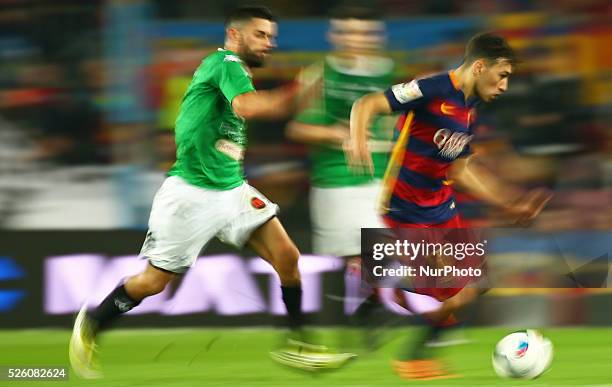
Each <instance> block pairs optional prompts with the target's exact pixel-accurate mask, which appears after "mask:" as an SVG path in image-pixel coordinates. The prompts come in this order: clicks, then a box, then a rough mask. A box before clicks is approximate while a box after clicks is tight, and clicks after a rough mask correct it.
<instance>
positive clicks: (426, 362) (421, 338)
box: [393, 287, 482, 380]
mask: <svg viewBox="0 0 612 387" xmlns="http://www.w3.org/2000/svg"><path fill="white" fill-rule="evenodd" d="M481 293H482V290H481V289H477V288H473V287H466V288H463V289H461V290H460V291H459V292H457V293H456V294H455V295H453V296H452V297H450V298H448V299H446V300H444V301H443V302H442V303H441V304H440V306H439V307H438V308H436V309H434V310H432V311H428V312H425V313H421V314H420V315H417V318H419V319H420V321H421V324H420V325H421V328H420V331H419V332H417V334H416V339H411V342H410V343H409V344H408V345H406V349H407V350H406V351H404V352H403V353H400V355H399V356H398V359H397V361H395V362H394V363H393V367H394V369H395V371H396V372H397V373H398V374H399V375H400V376H401V377H402V378H405V379H419V380H430V379H447V378H453V377H457V376H458V375H455V374H451V373H449V372H448V370H447V369H446V367H445V366H444V364H442V363H441V362H440V361H438V360H435V359H434V358H433V353H432V350H431V348H428V347H427V343H428V342H430V341H432V339H434V338H436V337H439V336H441V335H442V332H443V331H445V330H448V329H451V328H452V327H455V326H457V324H458V323H459V321H458V320H457V319H456V317H455V314H456V313H457V312H458V311H460V310H461V309H463V308H465V307H466V306H467V305H469V304H471V303H472V302H473V301H474V300H476V299H477V298H478V296H479V295H480V294H481ZM396 296H398V294H397V293H396ZM404 305H406V304H404ZM408 309H409V310H410V308H408Z"/></svg>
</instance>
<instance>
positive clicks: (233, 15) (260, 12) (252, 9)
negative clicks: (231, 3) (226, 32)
mask: <svg viewBox="0 0 612 387" xmlns="http://www.w3.org/2000/svg"><path fill="white" fill-rule="evenodd" d="M253 18H259V19H266V20H270V21H275V20H276V19H275V18H274V15H273V14H272V12H270V10H269V9H268V8H266V7H264V6H263V5H245V6H243V7H239V8H235V9H234V10H232V11H231V12H230V14H229V15H228V16H227V18H225V27H226V28H227V27H229V25H230V24H232V23H235V22H242V21H249V20H251V19H253Z"/></svg>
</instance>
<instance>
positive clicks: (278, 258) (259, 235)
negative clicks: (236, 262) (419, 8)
mask: <svg viewBox="0 0 612 387" xmlns="http://www.w3.org/2000/svg"><path fill="white" fill-rule="evenodd" d="M247 244H248V245H249V246H250V247H251V248H252V249H253V250H254V251H255V252H256V253H257V254H258V255H259V256H260V257H261V258H263V259H265V260H266V261H268V262H269V263H270V265H272V267H273V268H274V270H275V271H276V273H277V274H278V277H279V279H280V283H281V292H282V297H283V302H284V303H285V307H286V308H287V315H288V321H289V327H290V328H291V329H292V330H293V331H299V330H300V329H301V327H302V324H303V318H302V283H301V279H300V272H299V269H298V259H299V257H300V252H299V250H298V248H297V247H296V246H295V244H294V243H293V241H292V240H291V238H290V237H289V235H288V234H287V232H286V231H285V229H284V227H283V226H282V224H281V223H280V221H279V220H278V218H276V217H273V218H271V219H270V220H268V221H267V222H265V223H264V224H263V225H261V226H259V228H257V229H256V230H255V231H253V233H252V234H251V236H250V238H249V239H248V241H247Z"/></svg>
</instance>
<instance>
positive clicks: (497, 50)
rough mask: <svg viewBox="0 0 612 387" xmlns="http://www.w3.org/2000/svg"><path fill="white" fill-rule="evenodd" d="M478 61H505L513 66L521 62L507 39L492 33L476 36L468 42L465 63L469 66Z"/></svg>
mask: <svg viewBox="0 0 612 387" xmlns="http://www.w3.org/2000/svg"><path fill="white" fill-rule="evenodd" d="M477 59H485V60H487V61H488V62H489V63H491V62H495V61H497V60H499V59H504V60H507V61H508V62H510V64H511V65H513V66H514V65H516V64H518V62H519V59H518V57H517V55H516V52H515V51H514V49H513V48H512V47H510V45H509V44H508V42H507V41H506V39H504V38H503V37H501V36H499V35H495V34H493V33H491V32H483V33H480V34H478V35H475V36H474V37H472V39H470V41H469V42H468V44H467V47H466V48H465V57H464V59H463V60H464V62H465V63H468V64H469V63H472V62H474V61H475V60H477Z"/></svg>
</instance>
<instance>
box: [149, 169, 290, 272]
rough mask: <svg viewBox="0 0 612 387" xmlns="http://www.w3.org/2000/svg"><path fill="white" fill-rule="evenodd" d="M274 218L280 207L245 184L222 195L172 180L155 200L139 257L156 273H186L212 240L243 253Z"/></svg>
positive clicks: (215, 191) (219, 192)
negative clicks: (257, 230) (262, 228)
mask: <svg viewBox="0 0 612 387" xmlns="http://www.w3.org/2000/svg"><path fill="white" fill-rule="evenodd" d="M277 213H278V206H277V205H276V204H274V203H272V202H270V201H269V200H268V199H267V198H266V197H265V196H264V195H262V194H261V193H260V192H259V191H257V190H256V189H255V188H253V187H251V186H250V185H248V184H247V183H246V182H244V183H243V184H242V185H240V186H238V187H236V188H233V189H230V190H225V191H220V190H213V189H206V188H202V187H198V186H195V185H192V184H189V183H187V182H186V181H185V180H183V179H182V178H180V177H178V176H170V177H168V178H166V180H165V181H164V183H163V184H162V186H161V188H160V189H159V190H158V191H157V193H156V194H155V198H154V199H153V206H152V208H151V215H150V217H149V231H148V233H147V236H146V238H145V241H144V244H143V246H142V249H141V251H140V256H141V257H143V258H147V259H149V261H150V262H151V264H152V265H153V266H155V267H158V268H161V269H164V270H168V271H171V272H174V273H184V272H186V271H187V270H188V269H189V268H190V267H191V266H192V265H193V264H194V263H195V261H196V259H197V258H198V255H199V254H200V251H201V250H202V248H203V247H204V246H206V245H207V244H208V242H209V241H210V240H211V239H212V238H213V237H217V238H219V240H221V241H222V242H224V243H227V244H231V245H234V246H237V247H242V246H243V245H244V244H245V243H246V242H247V241H248V239H249V237H250V236H251V234H252V233H253V231H255V230H256V229H257V228H258V227H260V226H261V225H262V224H264V223H265V222H267V221H268V220H269V219H271V218H273V217H274V216H275V215H276V214H277Z"/></svg>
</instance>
